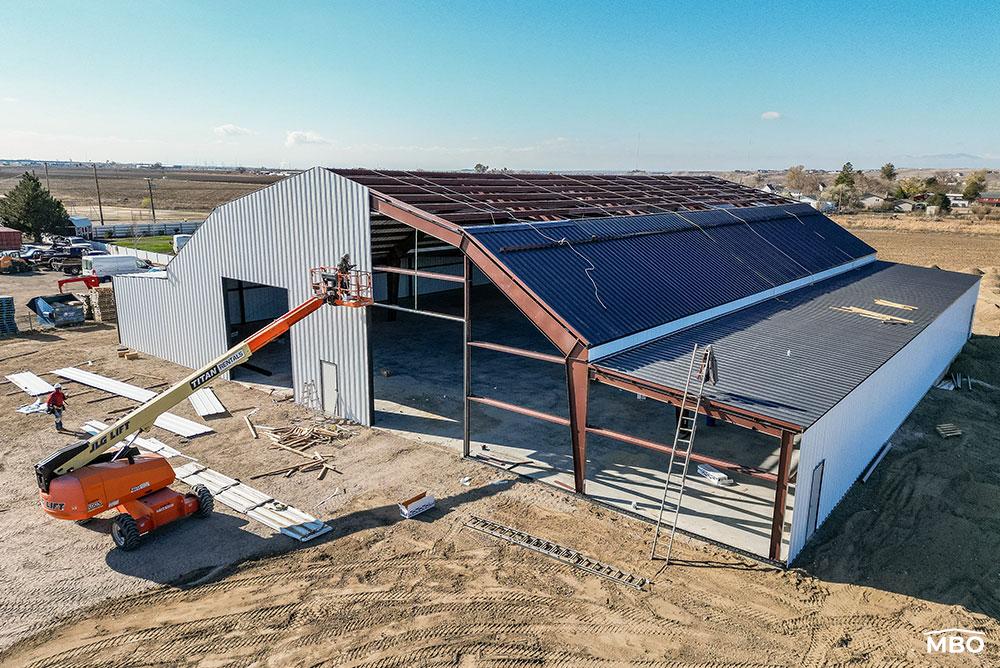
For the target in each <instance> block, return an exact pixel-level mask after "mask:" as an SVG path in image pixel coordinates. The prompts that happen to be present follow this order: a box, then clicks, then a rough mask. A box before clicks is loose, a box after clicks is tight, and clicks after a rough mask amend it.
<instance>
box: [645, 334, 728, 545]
mask: <svg viewBox="0 0 1000 668" xmlns="http://www.w3.org/2000/svg"><path fill="white" fill-rule="evenodd" d="M699 357H700V359H699ZM709 375H711V376H712V377H713V381H714V380H715V378H714V376H715V357H714V354H713V353H712V346H706V347H705V348H699V347H698V345H697V344H695V346H694V350H693V351H691V364H690V366H689V367H688V374H687V380H686V381H685V382H684V396H683V397H682V398H681V405H680V410H679V411H678V416H677V428H676V430H675V431H674V445H673V447H672V448H671V449H670V463H669V464H668V465H667V479H666V481H665V482H664V483H663V497H662V498H661V499H660V512H659V513H658V514H657V516H656V531H655V533H654V534H653V547H652V549H651V550H650V551H649V558H650V559H655V558H656V545H657V542H658V541H659V538H660V526H661V525H662V524H663V509H664V506H666V504H667V492H668V490H669V489H670V484H671V482H672V481H673V478H674V473H675V468H674V467H675V466H679V467H680V471H677V473H679V475H680V477H681V478H680V483H679V484H678V485H677V499H676V501H674V502H673V505H674V514H673V518H672V520H671V521H670V540H669V541H668V542H667V555H666V557H665V558H664V559H665V561H666V562H667V563H668V564H669V563H670V551H671V550H672V549H673V546H674V534H675V533H677V519H678V518H679V516H680V512H681V500H682V499H683V498H684V487H685V485H686V483H687V472H688V464H689V463H690V461H691V450H692V449H693V448H694V435H695V431H696V430H697V428H698V409H699V408H701V397H702V392H704V389H705V381H706V379H707V378H708V376H709ZM679 447H683V448H684V455H683V457H684V461H683V462H679V461H677V450H678V448H679Z"/></svg>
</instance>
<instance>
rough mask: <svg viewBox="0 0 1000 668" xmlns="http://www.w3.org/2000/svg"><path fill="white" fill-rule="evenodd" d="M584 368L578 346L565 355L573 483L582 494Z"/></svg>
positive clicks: (586, 398) (584, 470)
mask: <svg viewBox="0 0 1000 668" xmlns="http://www.w3.org/2000/svg"><path fill="white" fill-rule="evenodd" d="M588 371H589V370H588V367H587V349H586V348H584V347H583V346H582V345H581V346H579V349H578V350H575V351H573V353H572V354H571V356H569V357H567V358H566V387H567V395H568V397H569V427H570V437H571V440H572V446H573V483H574V485H575V487H576V492H577V493H578V494H585V493H586V491H585V487H586V482H587V404H588V401H589V397H590V387H589V382H590V374H589V372H588Z"/></svg>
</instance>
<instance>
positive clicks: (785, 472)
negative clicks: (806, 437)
mask: <svg viewBox="0 0 1000 668" xmlns="http://www.w3.org/2000/svg"><path fill="white" fill-rule="evenodd" d="M794 448H795V434H793V433H792V432H790V431H783V432H781V452H780V454H779V455H778V481H777V483H776V486H775V489H774V517H773V518H772V520H771V549H770V551H769V552H768V555H767V556H768V557H769V558H770V559H774V560H775V561H781V538H782V536H783V535H784V531H785V506H786V505H788V477H789V473H790V471H791V468H792V450H793V449H794Z"/></svg>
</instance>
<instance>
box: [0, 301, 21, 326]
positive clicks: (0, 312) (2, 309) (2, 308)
mask: <svg viewBox="0 0 1000 668" xmlns="http://www.w3.org/2000/svg"><path fill="white" fill-rule="evenodd" d="M2 334H17V323H16V322H14V298H13V297H8V296H6V295H5V296H0V335H2Z"/></svg>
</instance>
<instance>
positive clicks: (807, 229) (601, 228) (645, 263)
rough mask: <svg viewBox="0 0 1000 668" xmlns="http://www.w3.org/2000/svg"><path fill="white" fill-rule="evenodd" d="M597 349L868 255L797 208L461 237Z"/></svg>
mask: <svg viewBox="0 0 1000 668" xmlns="http://www.w3.org/2000/svg"><path fill="white" fill-rule="evenodd" d="M466 232H467V233H468V234H470V235H471V236H473V237H475V238H476V239H477V240H478V241H479V242H480V243H481V244H482V245H483V246H485V247H486V248H487V249H488V250H489V251H490V252H492V253H493V255H495V256H496V257H497V259H498V260H499V261H500V262H501V263H503V264H504V265H505V266H507V267H508V268H509V269H510V271H511V272H512V273H513V274H514V275H515V276H517V277H518V278H519V279H520V280H521V281H523V282H524V283H525V284H526V285H527V287H528V288H529V289H530V290H532V291H534V292H535V294H537V295H538V296H539V297H540V298H541V299H542V300H543V301H544V302H545V303H546V304H548V305H549V306H550V307H551V308H552V309H553V310H554V311H555V312H556V313H558V314H559V315H560V316H561V317H562V318H563V319H564V320H565V321H566V322H567V323H568V324H569V325H570V326H572V327H573V328H574V329H576V331H577V332H579V333H580V334H581V335H582V336H583V337H584V338H585V339H586V340H587V341H588V342H589V343H590V345H592V346H593V345H598V344H601V343H605V342H608V341H613V340H615V339H618V338H621V337H623V336H628V335H630V334H635V333H637V332H641V331H644V330H647V329H649V328H651V327H656V326H658V325H662V324H665V323H668V322H673V321H675V320H678V319H680V318H683V317H685V316H689V315H692V314H695V313H700V312H702V311H705V310H707V309H710V308H713V307H716V306H720V305H722V304H727V303H729V302H733V301H736V300H738V299H742V298H744V297H749V296H751V295H754V294H757V293H759V292H762V291H764V290H768V289H770V288H773V287H776V286H778V285H782V284H784V283H788V282H790V281H794V280H796V279H800V278H805V277H808V276H810V275H812V274H816V273H818V272H821V271H824V270H826V269H830V268H833V267H836V266H839V265H842V264H845V263H848V262H851V261H853V260H856V259H858V258H861V257H864V256H866V255H871V254H873V253H874V252H875V249H873V248H872V247H871V246H869V245H867V244H866V243H864V242H863V241H861V240H860V239H858V238H857V237H855V236H854V235H852V234H850V233H849V232H847V231H846V230H844V229H843V228H842V227H840V226H839V225H837V224H836V223H834V222H833V221H832V220H830V219H829V218H827V217H826V216H824V215H822V214H821V213H819V212H818V211H816V210H815V209H813V208H811V207H809V206H806V205H797V204H789V205H787V206H784V205H781V206H766V207H749V208H728V209H715V210H708V211H675V212H664V213H661V214H651V215H641V216H625V217H617V218H597V219H583V220H567V221H559V222H548V223H512V224H505V225H497V226H479V227H468V228H466Z"/></svg>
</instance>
